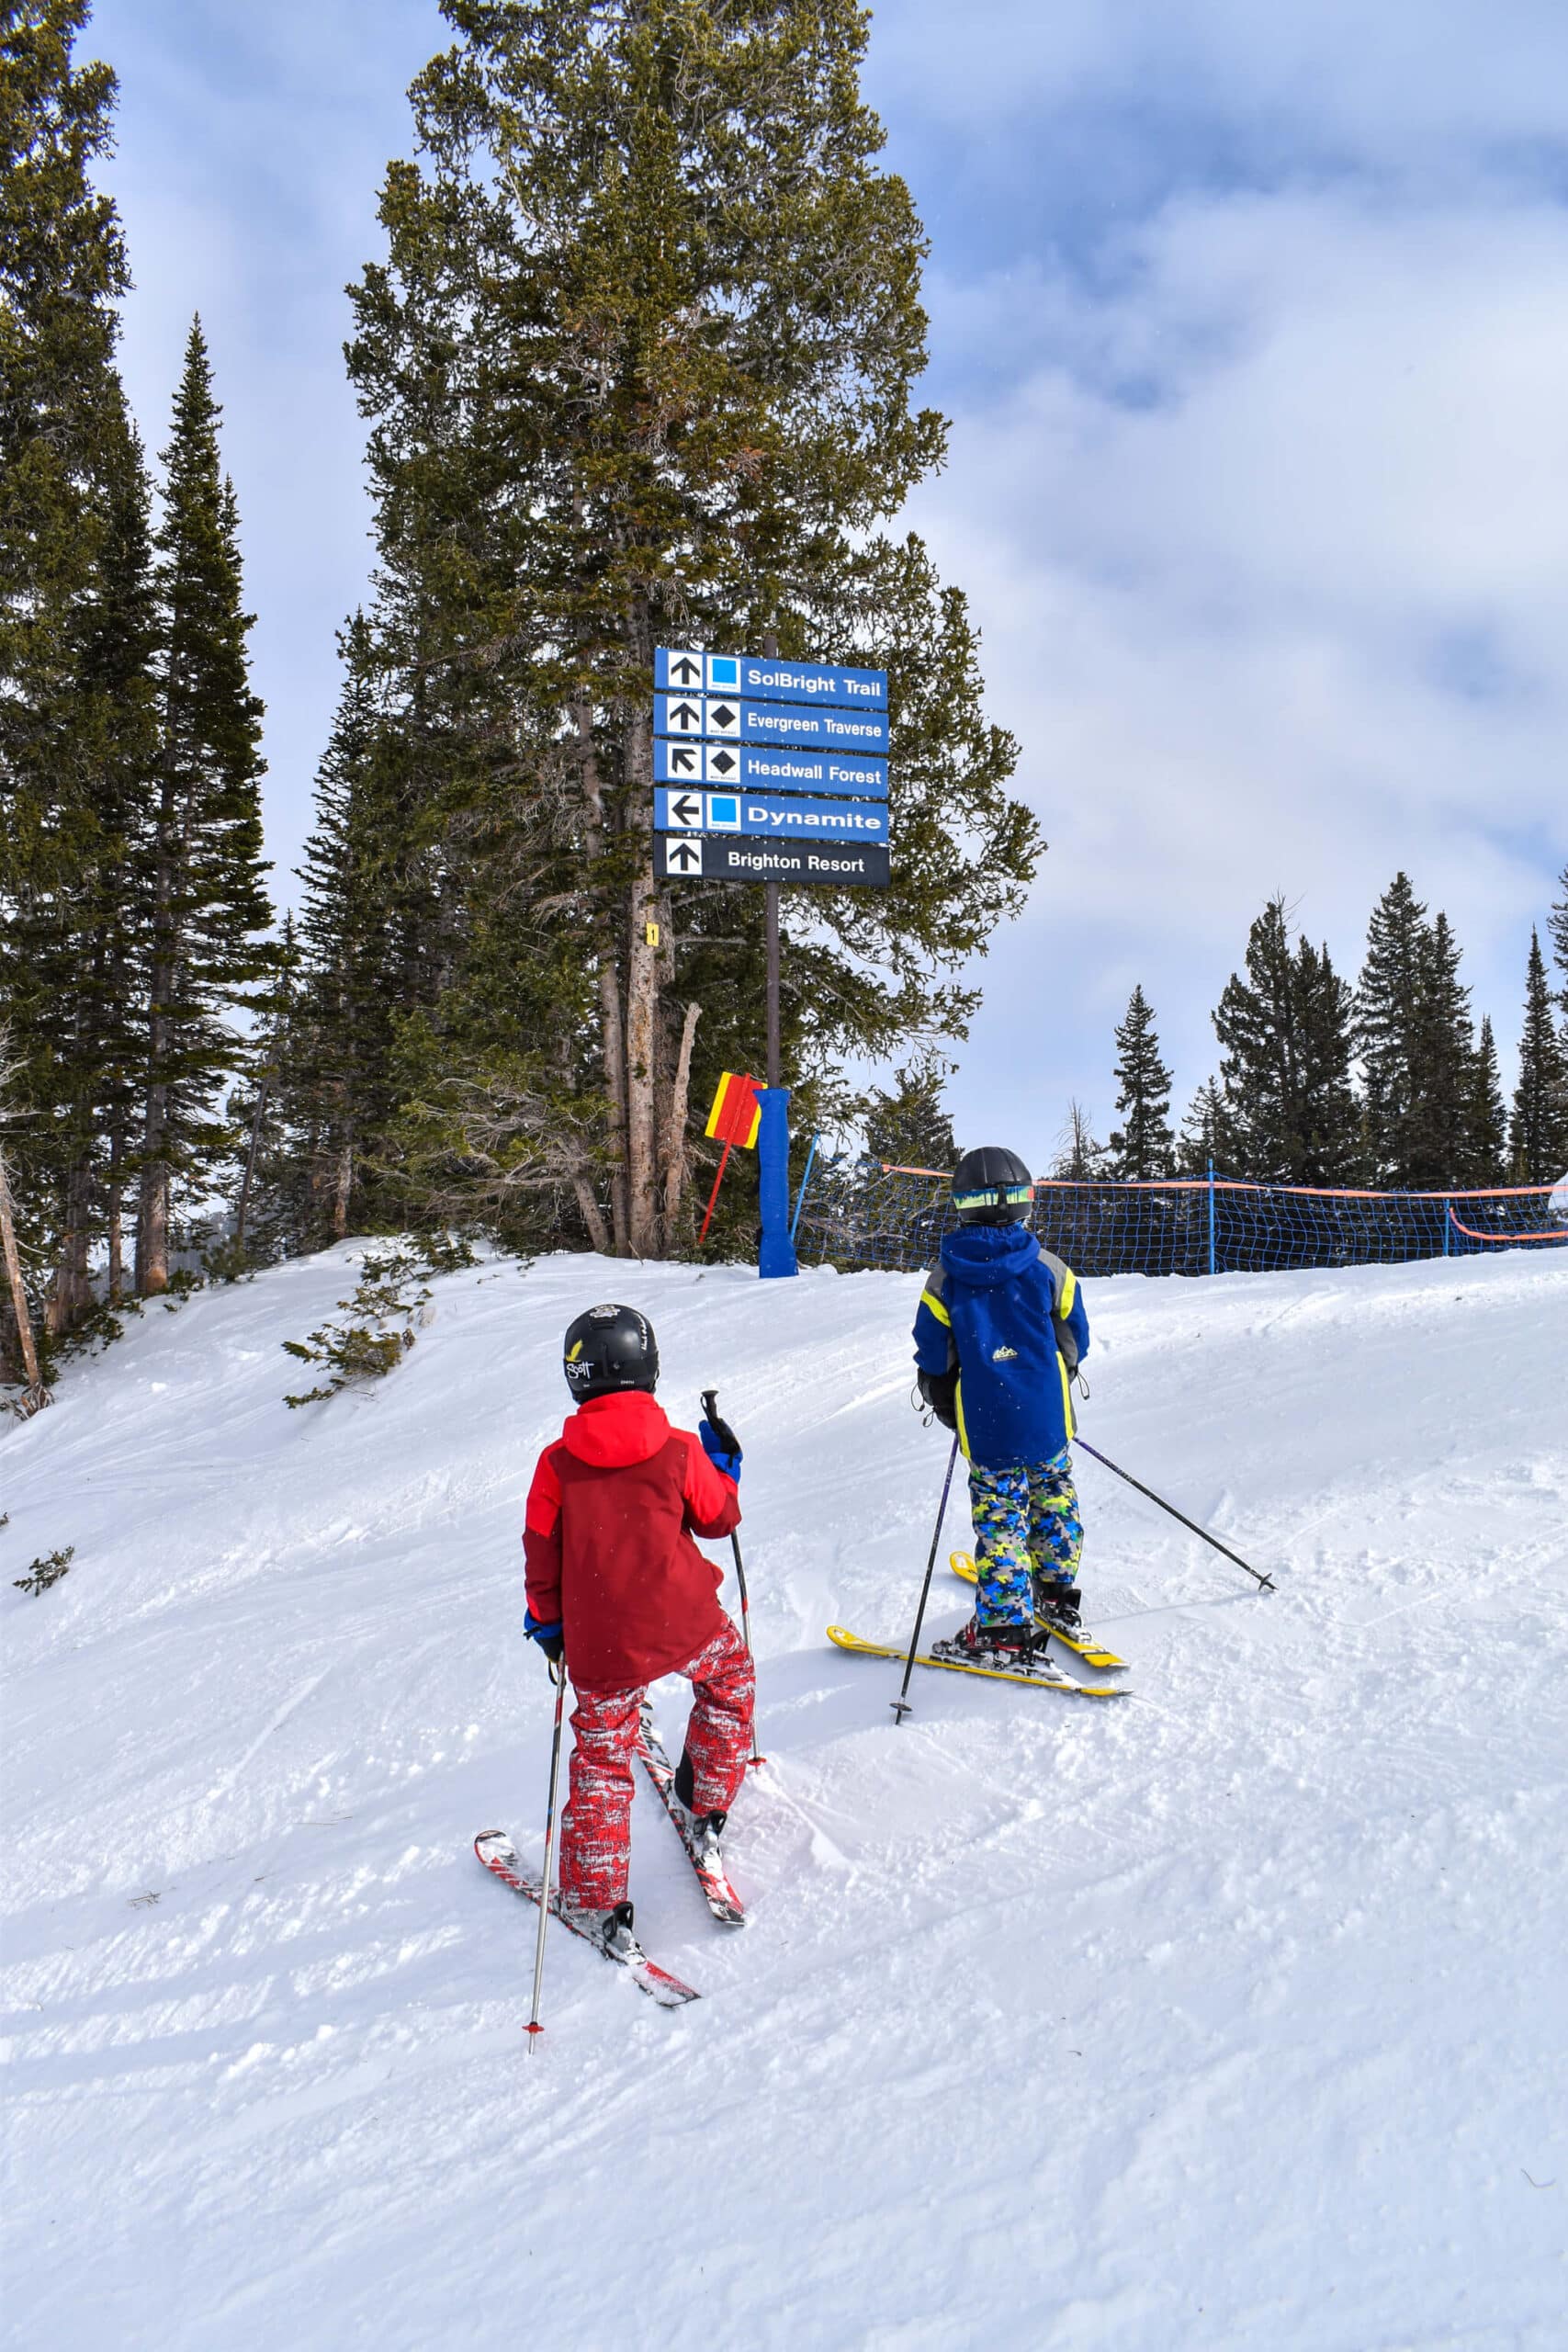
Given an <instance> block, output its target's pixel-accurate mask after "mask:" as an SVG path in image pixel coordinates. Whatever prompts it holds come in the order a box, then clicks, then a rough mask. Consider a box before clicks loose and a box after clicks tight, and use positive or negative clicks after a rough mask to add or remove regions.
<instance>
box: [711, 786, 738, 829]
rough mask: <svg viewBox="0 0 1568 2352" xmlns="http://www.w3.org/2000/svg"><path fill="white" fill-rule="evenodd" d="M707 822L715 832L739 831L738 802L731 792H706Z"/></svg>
mask: <svg viewBox="0 0 1568 2352" xmlns="http://www.w3.org/2000/svg"><path fill="white" fill-rule="evenodd" d="M708 824H709V827H710V829H711V830H712V831H715V832H717V831H720V830H721V829H722V830H723V831H726V832H731V833H738V832H739V831H740V802H739V798H738V797H737V796H736V795H735V794H734V793H733V792H710V793H709V794H708Z"/></svg>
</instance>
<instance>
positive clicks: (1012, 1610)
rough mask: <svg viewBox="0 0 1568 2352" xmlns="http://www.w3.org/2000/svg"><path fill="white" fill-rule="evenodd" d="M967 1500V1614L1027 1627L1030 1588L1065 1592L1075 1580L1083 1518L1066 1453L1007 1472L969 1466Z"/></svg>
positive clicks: (1031, 1598) (1030, 1609) (1031, 1596)
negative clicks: (970, 1575)
mask: <svg viewBox="0 0 1568 2352" xmlns="http://www.w3.org/2000/svg"><path fill="white" fill-rule="evenodd" d="M969 1503H970V1509H971V1510H972V1511H973V1513H974V1517H975V1566H976V1568H977V1569H978V1570H979V1572H980V1576H979V1592H978V1594H977V1596H976V1602H975V1614H976V1617H977V1618H978V1619H979V1621H980V1623H981V1624H982V1625H1028V1624H1030V1623H1032V1622H1033V1616H1034V1594H1035V1591H1036V1589H1038V1590H1039V1591H1040V1592H1042V1593H1047V1592H1049V1591H1050V1589H1052V1587H1053V1586H1055V1588H1057V1589H1062V1590H1065V1589H1066V1587H1067V1586H1068V1585H1071V1584H1075V1583H1076V1582H1077V1566H1078V1561H1079V1559H1080V1558H1081V1557H1082V1555H1083V1521H1082V1520H1081V1519H1080V1518H1079V1517H1078V1498H1077V1489H1076V1488H1075V1487H1074V1485H1073V1464H1072V1456H1071V1455H1070V1453H1068V1451H1067V1449H1066V1446H1064V1447H1063V1448H1062V1451H1061V1453H1054V1454H1053V1455H1052V1456H1051V1459H1050V1460H1049V1461H1048V1462H1021V1463H1019V1464H1017V1466H1016V1467H1014V1468H1012V1469H1008V1470H987V1469H986V1468H984V1467H983V1466H982V1464H979V1463H978V1462H972V1463H971V1464H970V1465H969Z"/></svg>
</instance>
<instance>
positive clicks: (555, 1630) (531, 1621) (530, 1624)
mask: <svg viewBox="0 0 1568 2352" xmlns="http://www.w3.org/2000/svg"><path fill="white" fill-rule="evenodd" d="M523 1631H524V1634H525V1635H526V1637H527V1639H528V1640H529V1641H531V1642H537V1643H538V1645H539V1647H540V1648H541V1649H542V1650H543V1651H544V1653H545V1656H546V1657H547V1658H548V1659H549V1661H550V1664H551V1665H552V1666H558V1665H559V1664H560V1662H561V1658H562V1657H563V1655H564V1653H565V1650H566V1635H565V1634H563V1633H562V1631H561V1627H560V1623H559V1620H557V1622H556V1623H555V1624H553V1625H541V1624H540V1623H539V1621H538V1619H537V1618H536V1616H535V1614H534V1612H533V1611H532V1610H531V1609H525V1610H524V1611H523Z"/></svg>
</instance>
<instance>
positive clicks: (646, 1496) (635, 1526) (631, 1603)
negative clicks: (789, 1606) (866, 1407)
mask: <svg viewBox="0 0 1568 2352" xmlns="http://www.w3.org/2000/svg"><path fill="white" fill-rule="evenodd" d="M739 1524H740V1502H739V1497H738V1495H737V1494H736V1491H735V1488H734V1486H733V1485H732V1484H731V1482H730V1481H729V1479H728V1478H726V1477H724V1476H721V1475H720V1473H719V1472H718V1471H716V1469H715V1468H714V1466H713V1464H712V1463H711V1462H710V1461H709V1460H708V1458H707V1455H706V1454H705V1453H704V1452H703V1449H702V1444H701V1442H700V1440H698V1439H697V1438H695V1437H694V1436H693V1435H692V1434H691V1432H690V1431H689V1430H677V1429H672V1428H671V1425H670V1422H669V1420H668V1419H667V1418H666V1415H665V1412H664V1408H663V1407H662V1406H661V1405H659V1404H657V1403H656V1402H655V1400H654V1399H653V1397H649V1396H648V1395H647V1394H646V1393H645V1392H644V1391H643V1390H641V1389H626V1390H623V1391H622V1392H621V1393H620V1394H619V1395H617V1396H614V1397H591V1398H590V1399H589V1401H588V1403H587V1404H585V1405H580V1406H579V1407H578V1408H577V1410H576V1412H575V1413H573V1415H572V1416H571V1419H570V1420H569V1421H568V1422H567V1425H566V1427H565V1429H564V1430H562V1431H561V1433H560V1437H559V1439H558V1442H556V1443H555V1444H554V1445H547V1447H546V1448H545V1451H544V1452H543V1453H541V1454H540V1456H539V1460H538V1464H537V1466H536V1469H535V1472H534V1483H533V1485H532V1486H531V1487H529V1489H528V1509H527V1513H526V1516H525V1521H524V1532H523V1553H524V1557H525V1560H526V1562H527V1564H528V1606H529V1608H530V1609H531V1610H532V1611H533V1612H534V1615H535V1617H536V1619H537V1620H538V1622H539V1623H540V1624H542V1625H553V1624H554V1623H556V1622H557V1621H559V1623H560V1624H561V1627H562V1629H563V1631H564V1634H565V1638H566V1662H567V1666H568V1668H570V1674H571V1679H572V1680H573V1682H574V1683H575V1684H576V1685H577V1688H578V1689H579V1690H580V1691H632V1690H636V1689H637V1687H638V1686H639V1685H641V1684H642V1683H645V1682H654V1681H657V1680H658V1679H659V1677H660V1675H661V1674H670V1673H671V1672H673V1670H674V1668H676V1667H678V1666H684V1665H685V1664H686V1662H687V1660H688V1659H689V1658H694V1657H696V1655H697V1652H698V1651H699V1650H701V1649H705V1648H706V1646H707V1645H708V1643H709V1642H711V1641H712V1640H713V1638H714V1636H715V1634H717V1632H718V1631H719V1628H720V1627H721V1626H722V1625H723V1624H724V1623H725V1622H726V1621H725V1615H724V1611H723V1610H722V1609H721V1608H720V1607H719V1605H718V1588H719V1586H720V1585H721V1584H722V1583H723V1581H724V1571H723V1569H722V1568H720V1567H718V1566H716V1565H715V1563H714V1562H713V1561H712V1560H710V1559H707V1558H705V1556H704V1555H703V1554H702V1553H701V1552H699V1551H698V1549H697V1547H696V1545H695V1544H694V1543H693V1541H692V1537H693V1534H694V1533H695V1534H697V1535H705V1536H709V1537H712V1536H716V1535H728V1533H729V1532H730V1530H731V1528H734V1527H739Z"/></svg>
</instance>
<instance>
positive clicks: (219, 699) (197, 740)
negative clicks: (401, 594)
mask: <svg viewBox="0 0 1568 2352" xmlns="http://www.w3.org/2000/svg"><path fill="white" fill-rule="evenodd" d="M219 416H220V410H219V408H218V406H217V404H216V402H215V401H214V400H213V397H212V377H211V369H210V367H209V361H208V356H207V345H206V343H205V340H204V338H203V335H202V332H201V324H200V322H199V320H197V321H196V322H193V324H192V327H191V331H190V336H189V340H188V342H187V344H186V365H185V372H184V376H183V378H182V380H181V383H180V388H179V391H178V394H177V396H176V399H175V422H174V433H173V437H172V439H171V441H170V444H169V447H168V448H167V449H166V450H165V451H164V469H165V480H164V511H163V519H162V524H161V526H160V528H159V531H158V533H157V537H156V541H155V546H156V550H157V564H156V584H157V597H158V621H159V631H160V676H159V705H158V727H159V741H158V755H157V803H156V810H155V815H154V819H153V822H152V829H151V830H152V839H151V842H150V844H149V848H148V851H147V860H146V873H147V883H146V888H147V893H148V901H149V917H148V930H149V940H148V950H147V953H148V967H149V968H148V991H149V996H148V1030H147V1052H146V1091H145V1112H144V1120H143V1129H142V1136H141V1154H140V1159H141V1198H140V1203H139V1211H138V1222H137V1235H136V1278H137V1288H138V1289H139V1290H140V1291H141V1293H143V1294H144V1295H145V1294H147V1293H155V1292H158V1291H162V1290H164V1289H165V1288H166V1287H167V1285H168V1279H169V1248H170V1234H171V1211H172V1204H173V1199H174V1189H175V1182H176V1181H181V1182H199V1181H201V1180H203V1179H204V1178H210V1176H211V1174H212V1172H213V1170H214V1169H215V1167H216V1165H217V1163H218V1162H219V1161H220V1159H221V1158H222V1157H223V1155H224V1154H225V1152H226V1151H227V1150H228V1149H229V1148H231V1142H232V1137H231V1131H230V1130H229V1129H228V1127H227V1126H226V1125H224V1123H223V1121H222V1120H221V1118H220V1116H219V1115H218V1113H219V1105H218V1103H217V1099H216V1098H217V1096H218V1094H219V1091H220V1087H221V1085H222V1082H223V1080H225V1078H226V1077H227V1076H228V1074H229V1073H230V1072H231V1071H232V1070H234V1069H237V1068H240V1067H243V1063H244V1061H245V1058H246V1048H245V1046H244V1044H243V1040H242V1038H241V1037H240V1035H238V1034H237V1032H236V1031H235V1030H234V1029H233V1028H232V1027H231V1026H230V1024H229V1022H228V1020H227V1018H226V1016H227V1015H229V1014H231V1013H232V1012H235V1011H237V1010H241V1009H243V1008H246V1007H248V1006H249V1005H251V1004H252V1003H253V1002H254V1001H255V1000H254V997H253V996H252V995H251V994H250V993H249V990H250V989H251V987H252V986H253V984H254V983H255V982H257V981H259V980H261V979H263V978H265V977H266V976H267V975H268V974H269V973H270V972H272V971H274V970H275V969H276V960H277V959H276V949H274V948H271V947H269V946H268V945H267V944H265V933H266V932H267V931H268V930H269V928H270V925H271V919H272V918H271V909H270V906H269V904H268V900H267V895H266V890H265V884H264V882H263V876H264V874H265V870H266V869H265V865H264V862H263V859H262V854H261V853H262V835H261V804H260V798H259V792H258V779H259V778H260V775H261V773H262V766H263V763H262V759H261V754H260V750H259V742H260V731H261V705H260V703H259V702H258V701H257V700H256V698H255V696H254V695H253V694H252V692H251V690H250V680H249V674H248V670H247V664H246V654H245V637H246V633H247V631H248V630H249V628H250V626H251V616H250V615H248V614H247V613H246V612H244V610H243V606H242V599H241V585H240V553H239V544H238V523H237V517H236V514H235V506H234V493H233V488H232V485H231V483H230V482H229V481H227V480H226V479H225V478H224V476H223V473H222V471H221V468H220V459H219V448H218V420H219Z"/></svg>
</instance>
